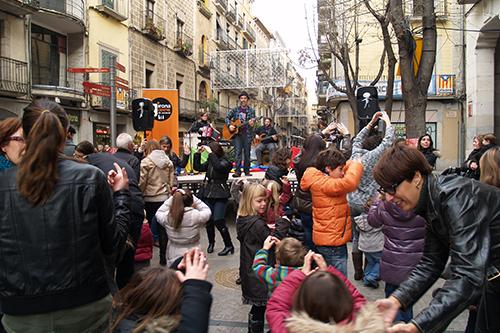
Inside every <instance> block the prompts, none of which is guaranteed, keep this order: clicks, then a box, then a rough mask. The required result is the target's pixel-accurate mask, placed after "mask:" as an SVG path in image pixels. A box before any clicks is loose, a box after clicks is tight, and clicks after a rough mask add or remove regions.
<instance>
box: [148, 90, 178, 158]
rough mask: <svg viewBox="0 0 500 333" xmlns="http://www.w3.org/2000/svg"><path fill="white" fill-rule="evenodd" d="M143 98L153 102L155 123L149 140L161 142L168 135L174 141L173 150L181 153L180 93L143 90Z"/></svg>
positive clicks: (149, 134) (175, 91) (149, 133)
mask: <svg viewBox="0 0 500 333" xmlns="http://www.w3.org/2000/svg"><path fill="white" fill-rule="evenodd" d="M142 96H143V97H144V98H149V99H150V100H151V101H153V105H154V107H155V121H154V126H153V130H152V131H151V132H148V135H147V138H148V139H156V140H158V141H159V140H160V138H161V137H162V136H164V135H167V136H168V137H169V138H170V139H171V140H172V146H173V147H172V150H173V151H175V152H176V153H177V154H178V153H179V92H178V91H177V90H166V89H143V92H142Z"/></svg>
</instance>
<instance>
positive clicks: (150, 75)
mask: <svg viewBox="0 0 500 333" xmlns="http://www.w3.org/2000/svg"><path fill="white" fill-rule="evenodd" d="M145 67H146V68H145V73H144V87H145V88H153V87H155V86H156V82H155V81H156V80H155V77H154V74H155V64H153V63H150V62H149V61H146V66H145Z"/></svg>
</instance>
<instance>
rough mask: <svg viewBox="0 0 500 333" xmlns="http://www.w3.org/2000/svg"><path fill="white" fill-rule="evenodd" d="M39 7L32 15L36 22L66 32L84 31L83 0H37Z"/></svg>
mask: <svg viewBox="0 0 500 333" xmlns="http://www.w3.org/2000/svg"><path fill="white" fill-rule="evenodd" d="M39 8H40V10H39V11H38V12H36V13H34V14H33V16H32V17H33V21H34V22H36V23H37V24H39V25H42V26H45V27H47V28H49V29H57V30H60V31H61V30H62V31H64V32H66V33H68V34H70V33H82V32H84V31H85V2H84V0H39Z"/></svg>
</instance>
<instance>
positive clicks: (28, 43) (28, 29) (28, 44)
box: [24, 14, 33, 101]
mask: <svg viewBox="0 0 500 333" xmlns="http://www.w3.org/2000/svg"><path fill="white" fill-rule="evenodd" d="M24 25H25V33H24V35H25V38H26V68H27V75H28V77H27V79H28V82H27V83H28V91H27V95H26V98H27V99H28V100H29V101H30V100H31V98H32V97H31V87H32V83H33V80H32V78H31V14H29V15H26V20H25V21H24Z"/></svg>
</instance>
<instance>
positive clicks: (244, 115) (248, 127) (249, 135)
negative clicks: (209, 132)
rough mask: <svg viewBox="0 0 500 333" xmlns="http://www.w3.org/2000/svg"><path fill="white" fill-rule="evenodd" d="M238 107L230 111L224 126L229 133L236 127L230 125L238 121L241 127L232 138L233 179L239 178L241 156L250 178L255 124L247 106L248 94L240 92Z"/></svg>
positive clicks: (252, 110) (252, 111)
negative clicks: (233, 157)
mask: <svg viewBox="0 0 500 333" xmlns="http://www.w3.org/2000/svg"><path fill="white" fill-rule="evenodd" d="M238 99H239V101H240V106H238V107H235V108H233V109H231V110H230V111H229V112H228V113H227V116H226V125H227V126H228V127H229V130H230V131H231V132H233V131H236V129H237V128H236V126H235V125H232V124H231V123H232V122H234V121H236V120H238V119H239V120H240V121H241V123H242V124H244V125H243V126H241V127H240V128H239V129H238V133H237V134H236V135H235V136H234V137H233V140H232V142H233V145H234V150H235V158H236V166H235V168H236V171H235V172H234V174H233V177H240V176H241V159H242V155H243V162H244V164H243V170H244V172H245V175H246V176H250V175H251V174H250V149H251V143H252V139H253V137H254V134H253V126H254V124H255V110H254V109H252V108H251V107H249V106H248V102H249V99H250V97H249V96H248V93H247V92H245V91H242V92H241V93H240V95H239V96H238Z"/></svg>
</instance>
